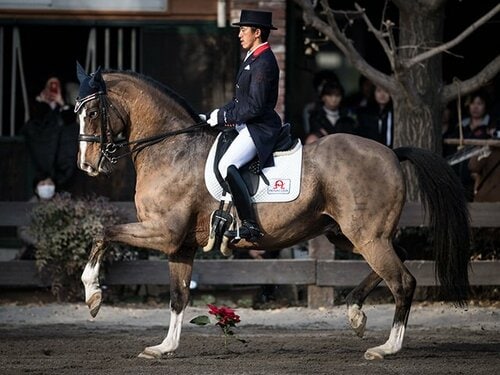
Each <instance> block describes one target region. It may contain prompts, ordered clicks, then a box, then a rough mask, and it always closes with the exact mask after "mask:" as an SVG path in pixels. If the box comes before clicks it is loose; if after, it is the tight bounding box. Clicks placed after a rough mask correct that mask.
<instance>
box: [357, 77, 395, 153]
mask: <svg viewBox="0 0 500 375" xmlns="http://www.w3.org/2000/svg"><path fill="white" fill-rule="evenodd" d="M357 120H358V128H357V134H358V135H360V136H362V137H365V138H370V139H373V140H374V141H377V142H379V143H382V144H384V145H386V146H388V147H391V148H392V145H393V140H394V114H393V110H392V99H391V95H390V94H389V92H388V91H387V90H385V89H384V88H382V87H380V86H377V87H376V88H375V90H374V92H373V97H372V99H371V100H370V102H369V104H368V105H367V106H366V107H364V108H360V109H359V110H358V113H357Z"/></svg>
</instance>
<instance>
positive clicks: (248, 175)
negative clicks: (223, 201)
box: [213, 123, 294, 196]
mask: <svg viewBox="0 0 500 375" xmlns="http://www.w3.org/2000/svg"><path fill="white" fill-rule="evenodd" d="M237 135H238V131H237V130H236V129H234V128H229V129H227V130H223V131H222V133H221V136H220V137H219V141H218V143H217V148H216V151H215V159H214V165H213V169H214V174H215V176H216V178H217V181H219V184H220V185H221V186H222V187H224V190H225V191H228V189H227V188H226V183H225V181H224V179H223V178H222V176H221V174H220V172H219V167H218V166H219V161H220V159H221V158H222V156H223V155H224V153H225V152H226V151H227V149H228V148H229V146H230V145H231V143H232V142H233V141H234V139H235V138H236V136H237ZM293 145H294V142H293V141H292V135H291V132H290V124H288V123H286V124H284V125H283V126H282V127H281V131H280V134H279V136H278V140H277V142H276V145H275V146H274V150H273V152H277V151H286V150H289V149H290V148H292V146H293ZM239 171H240V174H241V177H242V178H243V181H245V185H246V186H247V188H248V192H249V193H250V196H253V195H255V193H256V192H257V189H258V187H259V176H260V177H262V179H263V180H264V182H265V183H266V185H269V181H268V180H267V178H266V176H265V175H264V174H263V173H262V168H261V166H260V163H259V159H258V158H257V156H256V157H255V158H253V159H252V160H250V161H249V162H248V163H247V164H245V165H243V166H242V167H241V168H239Z"/></svg>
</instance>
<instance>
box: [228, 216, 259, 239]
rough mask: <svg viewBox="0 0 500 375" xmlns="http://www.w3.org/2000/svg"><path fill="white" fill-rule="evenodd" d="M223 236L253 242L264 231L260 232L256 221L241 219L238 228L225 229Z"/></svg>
mask: <svg viewBox="0 0 500 375" xmlns="http://www.w3.org/2000/svg"><path fill="white" fill-rule="evenodd" d="M224 236H226V237H229V238H231V239H236V240H239V239H244V240H247V241H249V242H255V241H257V240H258V239H259V238H261V237H263V236H264V233H262V232H261V230H260V228H259V226H258V225H257V224H256V223H252V222H250V221H243V222H242V223H241V227H240V228H239V230H235V229H233V230H227V231H225V232H224Z"/></svg>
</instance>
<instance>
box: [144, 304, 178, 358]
mask: <svg viewBox="0 0 500 375" xmlns="http://www.w3.org/2000/svg"><path fill="white" fill-rule="evenodd" d="M184 311H185V310H182V311H181V312H180V313H179V314H177V313H176V312H175V311H173V310H172V309H170V325H169V327H168V333H167V337H165V339H164V340H163V341H162V343H161V344H160V345H156V346H149V347H147V348H146V349H144V351H143V352H142V353H141V354H139V357H141V358H148V359H154V358H160V357H161V356H162V354H165V353H172V352H174V351H175V350H176V349H177V348H178V347H179V340H180V337H181V330H182V320H183V318H184Z"/></svg>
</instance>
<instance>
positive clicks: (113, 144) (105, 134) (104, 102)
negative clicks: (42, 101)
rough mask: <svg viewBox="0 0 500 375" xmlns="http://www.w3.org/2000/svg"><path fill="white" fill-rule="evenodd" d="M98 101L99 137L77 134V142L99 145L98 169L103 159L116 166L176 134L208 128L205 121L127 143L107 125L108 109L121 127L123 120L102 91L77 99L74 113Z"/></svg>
mask: <svg viewBox="0 0 500 375" xmlns="http://www.w3.org/2000/svg"><path fill="white" fill-rule="evenodd" d="M94 99H98V101H99V114H100V117H101V134H100V135H94V134H79V136H78V141H80V142H89V143H100V145H101V152H100V157H99V162H98V164H97V166H98V169H99V168H100V167H101V163H102V162H103V160H104V159H106V160H108V161H109V162H110V163H111V164H116V163H117V162H118V160H119V159H121V158H123V157H125V156H127V155H132V154H135V153H138V152H139V151H141V150H142V149H144V148H146V147H148V146H151V145H154V144H156V143H158V142H161V141H162V140H164V139H166V138H168V137H171V136H173V135H177V134H185V133H192V132H195V131H198V130H200V129H203V128H205V129H206V128H209V127H208V126H207V123H206V122H205V121H201V122H197V123H196V124H194V125H191V126H189V127H187V128H185V129H179V130H174V131H170V132H166V133H162V134H158V135H154V136H151V137H147V138H142V139H138V140H135V141H127V140H126V139H125V138H122V137H119V136H115V135H114V134H113V132H112V129H111V126H110V124H109V108H110V107H111V108H113V109H114V110H115V111H116V112H117V114H118V117H119V118H120V120H121V121H122V122H123V125H126V124H125V119H124V118H123V116H121V114H120V113H119V112H118V111H117V110H116V108H115V107H114V106H113V105H112V104H110V101H109V98H108V96H107V94H106V92H104V91H99V92H96V93H94V94H91V95H88V96H86V97H84V98H82V99H80V98H77V99H76V105H75V110H74V111H75V113H78V112H80V110H81V109H82V107H83V105H84V104H85V103H87V102H89V101H91V100H94ZM130 145H132V146H133V147H132V148H131V149H129V151H127V152H124V153H122V154H120V155H114V154H115V153H116V151H117V150H118V149H119V148H122V147H126V146H130Z"/></svg>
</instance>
